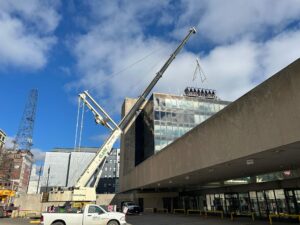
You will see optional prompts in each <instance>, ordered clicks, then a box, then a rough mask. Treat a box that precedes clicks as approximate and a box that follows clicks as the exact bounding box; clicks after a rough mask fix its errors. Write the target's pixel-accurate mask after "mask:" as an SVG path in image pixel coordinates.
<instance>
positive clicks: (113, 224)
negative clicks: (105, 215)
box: [107, 220, 119, 225]
mask: <svg viewBox="0 0 300 225" xmlns="http://www.w3.org/2000/svg"><path fill="white" fill-rule="evenodd" d="M107 225H119V222H118V221H116V220H111V221H109V222H108V224H107Z"/></svg>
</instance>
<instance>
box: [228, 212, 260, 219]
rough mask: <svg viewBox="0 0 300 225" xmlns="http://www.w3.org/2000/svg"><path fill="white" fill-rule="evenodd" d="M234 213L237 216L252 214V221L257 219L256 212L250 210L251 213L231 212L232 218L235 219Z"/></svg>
mask: <svg viewBox="0 0 300 225" xmlns="http://www.w3.org/2000/svg"><path fill="white" fill-rule="evenodd" d="M234 215H236V216H250V217H251V219H252V221H254V220H255V213H254V212H249V213H236V212H231V213H230V219H231V220H233V219H234V218H233V217H234Z"/></svg>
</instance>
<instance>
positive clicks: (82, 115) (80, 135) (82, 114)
mask: <svg viewBox="0 0 300 225" xmlns="http://www.w3.org/2000/svg"><path fill="white" fill-rule="evenodd" d="M84 106H85V104H84V102H82V109H81V121H80V122H81V124H80V132H79V143H78V151H79V152H80V147H81V137H82V129H83V117H84Z"/></svg>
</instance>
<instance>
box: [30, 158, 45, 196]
mask: <svg viewBox="0 0 300 225" xmlns="http://www.w3.org/2000/svg"><path fill="white" fill-rule="evenodd" d="M41 172H42V167H41V166H37V165H36V164H33V165H32V168H31V174H30V180H29V184H28V189H27V194H38V193H39V192H40V187H41V182H42V179H43V177H42V176H41V175H42V174H41Z"/></svg>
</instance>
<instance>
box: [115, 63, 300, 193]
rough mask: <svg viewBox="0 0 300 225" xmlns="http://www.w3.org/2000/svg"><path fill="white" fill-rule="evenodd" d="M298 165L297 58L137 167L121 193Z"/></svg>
mask: <svg viewBox="0 0 300 225" xmlns="http://www.w3.org/2000/svg"><path fill="white" fill-rule="evenodd" d="M247 159H253V161H254V164H253V165H247V164H246V160H247ZM299 165H300V59H298V60H296V61H295V62H293V63H292V64H290V65H289V66H288V67H286V68H284V69H283V70H281V71H280V72H278V73H277V74H275V75H274V76H272V77H271V78H269V79H268V80H266V81H265V82H263V83H262V84H260V85H258V86H257V87H255V88H254V89H253V90H251V91H250V92H248V93H247V94H245V95H244V96H242V97H241V98H239V99H238V100H236V101H235V102H233V103H231V104H230V105H229V106H227V107H226V108H224V109H223V110H222V111H220V112H219V113H217V114H215V115H214V116H213V117H211V118H210V119H208V120H206V121H205V122H204V123H202V124H200V125H198V126H197V127H195V128H194V129H192V130H191V131H190V132H188V133H187V134H185V135H184V136H183V137H181V138H179V139H177V140H176V141H175V142H173V143H172V144H170V145H169V146H167V147H166V148H165V149H163V150H162V151H161V152H159V153H158V154H156V155H153V156H152V157H150V158H148V159H147V160H145V161H144V162H143V163H141V164H139V165H138V166H137V167H135V168H134V169H133V170H132V171H131V172H129V173H128V174H127V175H125V176H123V177H121V184H120V188H121V191H128V190H133V189H139V188H155V187H179V186H182V185H191V184H204V183H206V182H211V181H218V180H224V179H231V178H238V177H244V176H250V175H254V174H260V173H266V172H271V171H278V170H283V169H292V168H296V167H299Z"/></svg>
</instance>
